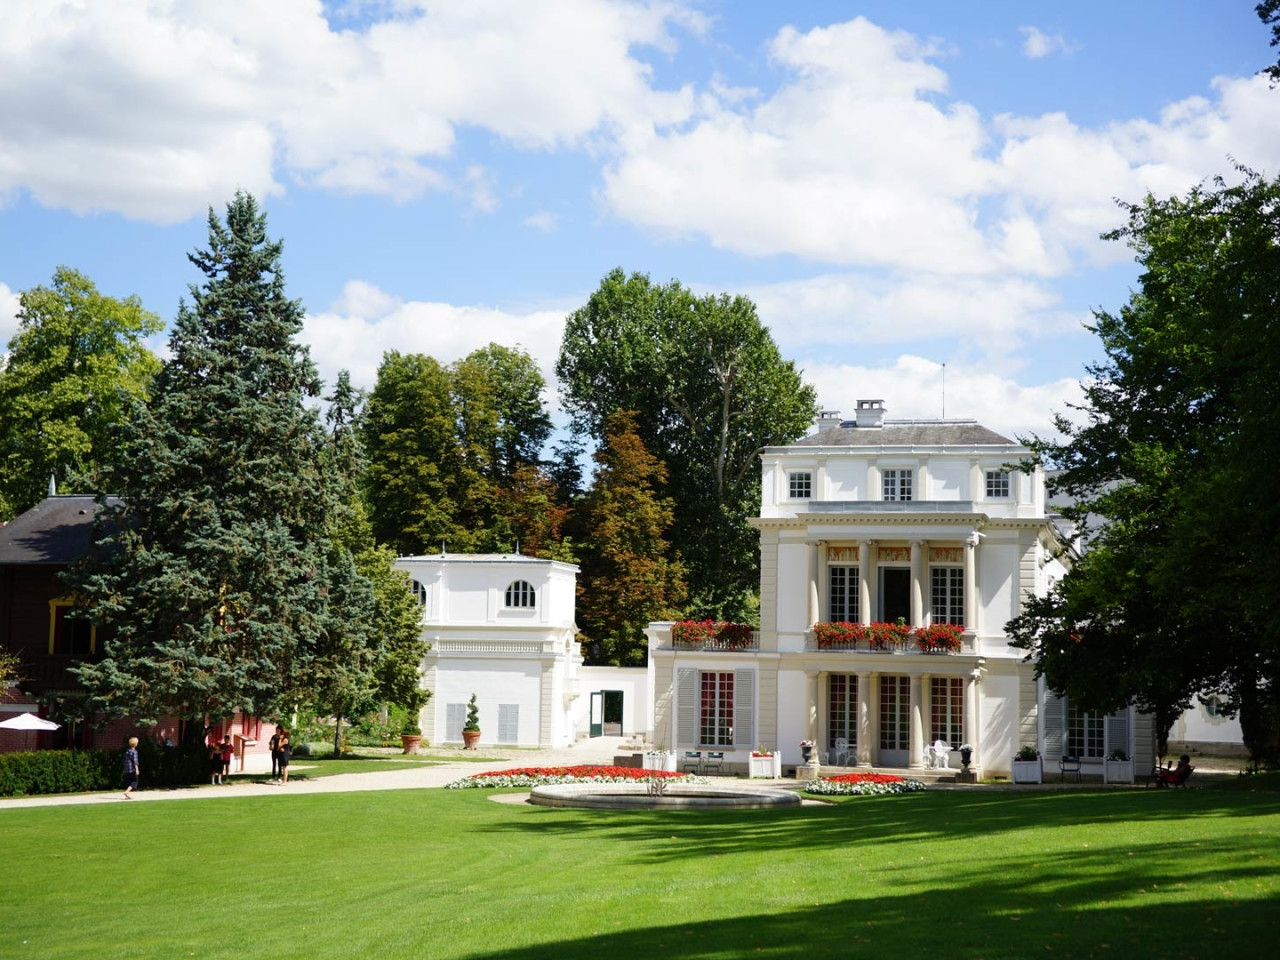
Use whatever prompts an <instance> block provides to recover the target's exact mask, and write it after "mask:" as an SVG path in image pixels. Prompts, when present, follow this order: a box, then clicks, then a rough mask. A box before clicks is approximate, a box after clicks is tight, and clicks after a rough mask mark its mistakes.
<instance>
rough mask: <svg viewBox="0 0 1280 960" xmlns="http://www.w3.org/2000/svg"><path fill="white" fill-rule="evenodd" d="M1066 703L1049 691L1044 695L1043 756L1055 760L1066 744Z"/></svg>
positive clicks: (1061, 753) (1063, 750)
mask: <svg viewBox="0 0 1280 960" xmlns="http://www.w3.org/2000/svg"><path fill="white" fill-rule="evenodd" d="M1066 728H1067V701H1066V700H1065V699H1064V698H1062V697H1059V696H1057V695H1056V694H1054V693H1053V692H1052V691H1050V690H1046V691H1045V693H1044V756H1045V759H1046V760H1057V759H1058V758H1059V757H1061V756H1063V754H1064V752H1065V750H1066V742H1067V729H1066Z"/></svg>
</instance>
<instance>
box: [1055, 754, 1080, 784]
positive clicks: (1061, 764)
mask: <svg viewBox="0 0 1280 960" xmlns="http://www.w3.org/2000/svg"><path fill="white" fill-rule="evenodd" d="M1068 773H1074V774H1075V775H1076V783H1079V782H1080V758H1079V757H1063V758H1062V759H1061V760H1059V761H1058V779H1059V780H1062V781H1065V780H1066V779H1067V774H1068Z"/></svg>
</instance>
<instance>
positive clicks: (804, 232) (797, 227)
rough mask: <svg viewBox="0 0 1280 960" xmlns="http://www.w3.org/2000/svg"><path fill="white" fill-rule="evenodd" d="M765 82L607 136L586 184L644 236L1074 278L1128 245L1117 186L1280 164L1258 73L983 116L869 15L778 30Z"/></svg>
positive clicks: (1279, 130) (928, 53)
mask: <svg viewBox="0 0 1280 960" xmlns="http://www.w3.org/2000/svg"><path fill="white" fill-rule="evenodd" d="M770 52H771V54H772V59H773V62H774V64H775V65H776V66H777V67H778V68H779V69H780V70H781V71H782V72H783V73H784V75H785V76H784V81H783V83H782V85H781V86H780V87H779V88H778V89H777V90H776V91H774V92H772V93H771V94H769V95H767V96H763V97H755V98H742V97H738V96H733V97H728V96H718V95H717V94H716V92H715V87H714V84H713V87H712V89H711V90H708V91H706V92H705V93H701V94H700V95H699V96H698V98H697V104H698V111H699V112H698V114H697V115H696V116H695V117H694V118H693V119H692V120H691V121H690V122H687V123H684V124H681V125H678V126H671V127H665V128H656V129H651V130H649V131H648V132H647V133H646V135H644V136H636V137H632V138H628V139H624V140H623V141H622V146H623V149H622V152H621V153H620V154H619V155H618V156H616V157H615V158H614V159H613V160H612V161H611V162H610V163H609V165H608V167H607V168H606V170H605V173H604V187H603V190H602V197H603V199H604V201H605V203H606V204H607V206H608V207H609V209H610V210H611V211H612V212H613V213H614V214H615V215H616V216H618V217H619V218H621V219H623V220H626V221H629V222H632V223H635V224H637V225H640V226H642V227H645V228H648V229H650V230H652V231H653V232H655V233H657V234H659V235H670V236H675V237H688V236H700V237H705V238H706V239H707V240H708V241H709V242H710V243H712V244H714V245H715V246H717V247H720V248H723V249H726V250H730V251H734V252H737V253H741V254H747V255H751V256H760V257H764V256H773V255H795V256H799V257H804V258H808V259H811V260H813V261H816V262H820V263H826V264H839V265H846V266H854V267H860V268H867V269H877V268H880V269H883V268H889V269H893V270H900V271H911V272H915V271H922V272H925V273H928V274H933V275H939V276H966V275H967V276H982V275H1005V276H1008V275H1021V276H1028V277H1051V276H1063V275H1067V274H1070V273H1072V272H1074V271H1076V270H1077V269H1079V268H1080V267H1081V266H1083V265H1087V264H1090V263H1094V262H1098V261H1105V260H1108V259H1113V258H1115V257H1117V256H1120V257H1123V256H1127V254H1126V253H1125V251H1124V250H1123V248H1122V247H1119V246H1118V245H1115V244H1105V243H1104V242H1102V241H1101V240H1099V238H1098V235H1099V233H1101V232H1103V231H1106V230H1108V229H1111V228H1113V227H1115V226H1117V225H1118V224H1119V223H1120V222H1121V220H1122V219H1123V217H1122V214H1121V213H1120V212H1119V211H1117V209H1116V207H1115V204H1114V202H1113V201H1114V198H1117V197H1118V198H1122V199H1127V200H1139V199H1141V197H1142V196H1143V195H1144V194H1145V193H1146V192H1147V191H1148V190H1150V191H1152V192H1154V193H1156V194H1159V195H1165V196H1167V195H1171V194H1174V193H1180V192H1183V191H1185V190H1186V189H1187V188H1188V187H1190V186H1191V185H1193V184H1194V183H1196V182H1198V181H1199V180H1201V179H1202V178H1204V177H1205V176H1207V175H1212V174H1215V173H1224V174H1230V172H1231V170H1232V161H1233V159H1234V160H1238V161H1240V162H1242V163H1244V164H1247V165H1249V166H1252V167H1255V168H1257V169H1262V170H1274V169H1276V168H1277V167H1278V166H1280V112H1278V111H1277V110H1276V109H1275V96H1274V91H1272V90H1270V89H1269V88H1268V86H1267V82H1266V79H1265V78H1260V77H1248V78H1233V77H1220V78H1217V79H1216V80H1214V81H1213V84H1212V86H1211V89H1210V91H1209V93H1208V95H1206V96H1196V97H1191V98H1187V99H1184V100H1182V101H1179V102H1176V103H1171V104H1169V105H1168V106H1167V107H1166V108H1165V109H1164V110H1163V111H1162V112H1161V114H1160V115H1159V117H1157V118H1133V119H1129V120H1121V121H1116V122H1112V123H1108V124H1105V125H1101V126H1098V127H1092V128H1091V127H1083V126H1081V125H1079V124H1077V123H1076V122H1074V121H1073V120H1072V119H1071V118H1070V117H1068V116H1067V115H1066V114H1063V113H1053V112H1050V113H1046V114H1043V115H1041V116H1033V117H1018V116H1007V115H1000V116H995V117H983V116H982V115H981V114H980V113H979V111H978V110H977V109H976V108H975V107H974V106H972V105H971V104H968V103H965V102H963V101H960V100H956V99H954V98H950V99H949V98H948V96H947V76H946V74H945V73H944V72H943V71H942V70H941V69H940V68H939V67H938V66H936V65H935V64H934V63H932V62H931V58H932V57H933V56H934V54H935V51H934V50H933V48H932V47H931V46H929V45H928V44H927V43H924V42H923V41H921V40H919V39H918V38H915V37H913V36H911V35H910V34H906V33H903V32H900V31H889V30H885V29H883V28H881V27H879V26H877V25H875V24H873V23H871V22H869V21H867V20H865V19H862V18H858V19H855V20H852V21H850V22H848V23H842V24H836V25H833V26H828V27H818V28H814V29H813V30H810V31H808V32H807V33H800V32H798V31H796V30H795V29H793V28H786V29H784V30H782V31H780V32H779V33H778V34H777V35H776V36H775V38H774V40H773V43H772V44H771V47H770Z"/></svg>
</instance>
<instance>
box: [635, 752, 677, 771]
mask: <svg viewBox="0 0 1280 960" xmlns="http://www.w3.org/2000/svg"><path fill="white" fill-rule="evenodd" d="M642 763H643V765H644V769H646V770H660V771H664V772H666V773H675V772H676V755H675V754H674V753H668V752H667V751H665V750H650V751H649V752H648V753H646V754H645V755H644V760H643V761H642Z"/></svg>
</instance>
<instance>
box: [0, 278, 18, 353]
mask: <svg viewBox="0 0 1280 960" xmlns="http://www.w3.org/2000/svg"><path fill="white" fill-rule="evenodd" d="M17 332H18V294H17V293H16V292H14V291H13V290H10V289H9V286H8V284H5V283H0V350H3V349H4V348H5V347H7V346H8V345H9V341H10V340H12V339H13V335H14V334H15V333H17Z"/></svg>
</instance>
